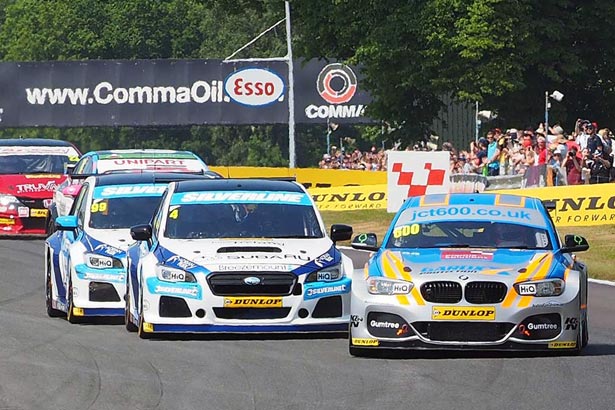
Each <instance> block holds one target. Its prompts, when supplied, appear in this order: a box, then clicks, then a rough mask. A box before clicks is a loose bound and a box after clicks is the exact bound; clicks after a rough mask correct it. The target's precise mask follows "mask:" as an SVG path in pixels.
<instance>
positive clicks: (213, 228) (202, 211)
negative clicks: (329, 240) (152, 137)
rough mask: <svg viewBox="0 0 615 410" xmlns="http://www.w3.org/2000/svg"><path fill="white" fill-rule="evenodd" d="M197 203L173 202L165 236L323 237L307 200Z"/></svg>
mask: <svg viewBox="0 0 615 410" xmlns="http://www.w3.org/2000/svg"><path fill="white" fill-rule="evenodd" d="M299 195H303V194H299ZM195 202H196V203H190V202H186V203H181V202H179V203H178V202H175V203H174V202H171V205H170V206H169V209H168V216H167V221H166V227H165V232H164V236H166V237H167V238H172V239H196V238H298V239H302V238H322V237H323V236H324V234H323V231H322V229H321V227H320V224H319V222H318V218H317V216H316V212H315V210H314V208H313V206H311V204H308V203H304V204H296V203H295V204H291V203H285V202H284V201H280V202H274V203H246V202H232V201H225V202H224V203H211V202H207V201H206V202H205V203H198V201H195Z"/></svg>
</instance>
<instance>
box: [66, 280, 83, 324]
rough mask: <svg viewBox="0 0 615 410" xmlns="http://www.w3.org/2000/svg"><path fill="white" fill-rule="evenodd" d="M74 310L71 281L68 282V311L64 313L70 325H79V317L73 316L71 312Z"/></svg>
mask: <svg viewBox="0 0 615 410" xmlns="http://www.w3.org/2000/svg"><path fill="white" fill-rule="evenodd" d="M74 309H75V304H74V303H73V284H72V282H71V281H69V282H68V311H67V312H66V320H68V321H69V322H70V323H80V322H81V317H80V316H75V314H74V312H73V310H74Z"/></svg>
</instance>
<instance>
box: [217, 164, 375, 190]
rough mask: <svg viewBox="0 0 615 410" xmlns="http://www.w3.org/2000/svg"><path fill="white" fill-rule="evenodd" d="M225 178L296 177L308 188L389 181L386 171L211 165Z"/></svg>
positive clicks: (373, 183)
mask: <svg viewBox="0 0 615 410" xmlns="http://www.w3.org/2000/svg"><path fill="white" fill-rule="evenodd" d="M209 168H210V169H211V170H212V171H216V172H218V173H219V174H222V175H223V176H224V177H225V178H258V177H265V178H271V177H294V178H296V180H297V182H299V183H301V184H302V185H303V186H305V187H306V188H308V189H309V188H328V187H333V186H347V185H355V186H357V185H380V184H386V183H387V173H386V172H384V171H353V170H340V169H319V168H293V169H292V170H291V169H290V168H266V167H218V166H214V167H209Z"/></svg>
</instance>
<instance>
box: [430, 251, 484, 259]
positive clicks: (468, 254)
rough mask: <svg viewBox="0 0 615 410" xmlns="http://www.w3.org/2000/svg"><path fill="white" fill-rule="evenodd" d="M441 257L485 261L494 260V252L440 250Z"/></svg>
mask: <svg viewBox="0 0 615 410" xmlns="http://www.w3.org/2000/svg"><path fill="white" fill-rule="evenodd" d="M440 258H441V259H479V260H483V261H491V260H493V252H482V251H451V250H444V251H442V252H440Z"/></svg>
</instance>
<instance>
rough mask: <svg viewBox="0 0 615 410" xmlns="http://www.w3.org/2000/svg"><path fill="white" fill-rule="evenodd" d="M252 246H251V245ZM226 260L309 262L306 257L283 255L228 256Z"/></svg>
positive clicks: (308, 258)
mask: <svg viewBox="0 0 615 410" xmlns="http://www.w3.org/2000/svg"><path fill="white" fill-rule="evenodd" d="M252 245H253V244H252ZM226 259H229V260H231V259H232V260H239V259H257V260H258V259H265V260H272V259H273V260H276V259H295V260H299V261H306V262H308V261H310V260H311V258H310V257H309V256H307V255H293V254H289V253H287V254H284V255H228V256H227V257H226Z"/></svg>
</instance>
